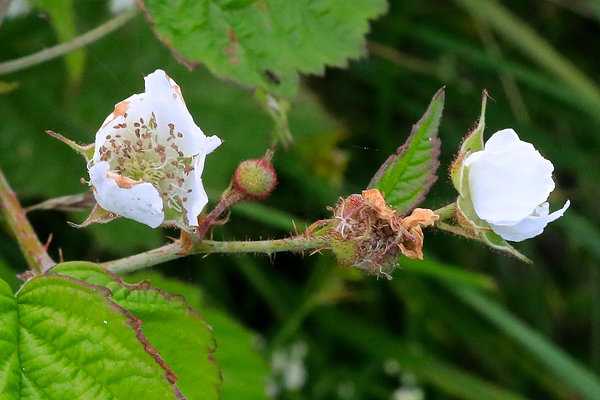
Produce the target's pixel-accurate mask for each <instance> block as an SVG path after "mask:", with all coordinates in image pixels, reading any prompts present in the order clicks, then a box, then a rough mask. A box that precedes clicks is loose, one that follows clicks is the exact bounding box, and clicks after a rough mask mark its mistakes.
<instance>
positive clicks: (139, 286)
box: [49, 261, 223, 393]
mask: <svg viewBox="0 0 600 400" xmlns="http://www.w3.org/2000/svg"><path fill="white" fill-rule="evenodd" d="M82 267H83V268H93V269H96V270H97V271H98V272H99V273H104V274H106V275H107V276H108V277H109V278H110V279H112V280H113V281H115V282H116V283H117V284H118V285H119V286H121V287H124V288H127V289H129V290H151V291H154V292H156V293H158V294H159V295H161V296H162V297H164V298H165V299H166V300H168V301H172V300H173V301H177V302H180V303H181V304H182V305H183V306H184V307H185V309H186V310H187V312H188V313H190V314H191V315H192V316H194V317H197V318H199V319H201V320H203V321H205V322H206V319H205V318H204V317H203V316H202V315H201V314H200V313H198V312H197V311H196V310H195V309H193V308H192V307H190V306H189V305H188V303H187V300H186V299H185V297H183V296H181V295H178V294H172V293H169V292H166V291H164V290H162V289H160V288H157V287H155V286H152V283H151V282H150V280H148V279H144V280H142V281H140V282H138V283H135V284H133V283H128V282H125V281H124V280H123V279H121V277H120V276H119V275H117V274H116V273H114V272H112V271H109V270H107V269H105V268H102V267H100V266H99V265H98V264H94V263H91V262H84V261H70V262H65V263H61V264H57V265H56V266H55V267H53V268H52V269H51V270H49V273H51V274H52V273H54V274H57V275H59V276H67V277H68V275H61V269H65V268H66V269H72V270H73V271H78V270H81V269H82ZM55 270H57V271H55ZM71 279H76V278H71ZM76 280H77V281H79V280H78V279H76ZM81 282H84V283H87V282H85V281H81ZM89 285H92V286H95V285H93V284H89ZM98 287H101V288H103V289H105V290H107V291H108V292H109V293H110V294H109V296H111V295H112V292H111V291H110V289H108V288H106V287H104V286H98ZM111 302H112V300H111ZM113 303H114V302H113ZM115 305H117V304H116V303H115ZM117 306H118V305H117ZM118 307H120V306H118ZM127 312H128V313H129V311H127ZM129 314H131V313H129ZM131 315H132V316H133V314H131ZM134 318H135V319H137V320H138V321H140V326H141V325H142V324H143V321H141V320H140V319H139V318H137V317H135V316H134ZM206 328H207V329H208V330H211V331H212V328H211V326H210V325H209V324H208V323H206ZM139 332H142V331H141V329H140V330H139ZM211 338H212V339H211V345H210V347H207V349H206V353H207V358H208V360H209V362H211V363H213V364H215V366H216V367H217V370H218V371H219V379H220V381H222V380H223V375H222V372H221V370H220V368H219V366H218V365H217V362H216V360H215V357H214V353H215V351H216V349H217V343H216V340H215V338H214V336H212V335H211ZM144 339H145V337H144ZM145 340H146V342H147V339H145ZM151 347H152V346H151ZM152 350H153V351H154V352H156V354H157V355H158V354H159V353H158V351H157V350H156V349H154V348H153V347H152ZM159 358H160V355H159ZM161 360H162V359H161ZM162 362H163V363H164V361H162ZM164 365H165V366H167V368H169V371H171V373H172V376H173V377H174V378H175V381H176V380H177V379H178V378H177V376H176V375H175V373H174V372H173V371H172V370H171V369H170V367H168V365H167V364H166V363H164ZM175 381H172V382H171V381H170V380H169V382H170V383H171V384H172V385H173V387H175V385H174V384H175ZM177 390H179V389H177ZM215 390H216V392H217V393H219V392H220V386H219V385H217V386H215Z"/></svg>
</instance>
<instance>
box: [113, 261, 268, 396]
mask: <svg viewBox="0 0 600 400" xmlns="http://www.w3.org/2000/svg"><path fill="white" fill-rule="evenodd" d="M125 279H127V280H128V281H129V282H137V281H139V280H140V279H148V280H149V281H151V282H152V285H154V286H156V287H159V288H161V289H163V290H166V291H168V292H169V293H176V294H179V295H181V296H184V297H185V299H186V300H187V302H188V304H190V305H191V306H192V307H193V308H195V309H197V310H201V312H202V315H203V316H204V317H205V318H206V321H207V322H208V323H209V324H210V326H212V328H213V330H214V334H215V338H216V340H217V343H218V347H217V350H216V351H215V359H216V360H217V363H218V364H219V368H220V369H221V372H222V373H223V383H222V384H221V387H220V391H221V397H222V398H223V399H234V400H235V399H244V400H267V399H268V396H267V394H266V392H265V385H264V382H265V380H266V379H267V378H268V377H269V375H270V371H269V367H268V366H267V363H266V362H265V360H264V359H263V358H262V357H261V356H260V354H259V352H258V351H257V349H256V346H255V344H256V336H257V335H256V334H255V333H254V332H252V331H250V330H248V329H247V328H245V327H243V326H242V325H240V324H239V323H238V322H236V321H235V320H233V319H231V318H230V317H229V316H228V315H226V313H224V312H223V311H220V310H216V309H211V308H206V307H202V304H201V296H200V288H199V287H198V286H194V285H192V284H189V283H187V282H181V281H178V280H175V279H173V278H166V277H164V276H162V275H160V274H159V273H156V272H148V271H147V270H146V271H143V272H140V273H136V274H135V275H132V276H127V277H126V278H125Z"/></svg>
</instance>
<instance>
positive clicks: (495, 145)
mask: <svg viewBox="0 0 600 400" xmlns="http://www.w3.org/2000/svg"><path fill="white" fill-rule="evenodd" d="M520 141H521V139H519V135H517V132H515V131H514V130H513V129H511V128H507V129H502V130H501V131H498V132H496V133H494V134H493V135H492V136H491V137H490V138H489V139H488V140H487V142H485V149H486V150H488V151H502V150H504V149H505V148H506V146H508V145H511V144H513V143H518V142H520ZM523 143H526V142H523ZM532 147H533V145H532Z"/></svg>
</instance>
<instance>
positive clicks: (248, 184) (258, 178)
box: [233, 158, 277, 200]
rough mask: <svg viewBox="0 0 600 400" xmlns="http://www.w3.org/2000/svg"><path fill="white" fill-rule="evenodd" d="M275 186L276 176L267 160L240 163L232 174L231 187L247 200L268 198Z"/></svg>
mask: <svg viewBox="0 0 600 400" xmlns="http://www.w3.org/2000/svg"><path fill="white" fill-rule="evenodd" d="M275 185H277V174H276V173H275V169H274V168H273V164H271V163H270V161H269V160H268V159H265V158H257V159H253V160H246V161H244V162H242V163H241V164H240V165H239V166H238V167H237V169H236V170H235V173H234V174H233V186H234V187H235V189H237V190H238V191H239V192H241V193H243V194H244V195H245V196H246V198H247V199H249V200H262V199H264V198H266V197H268V196H269V195H270V194H271V192H272V191H273V189H274V188H275Z"/></svg>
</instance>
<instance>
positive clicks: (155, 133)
mask: <svg viewBox="0 0 600 400" xmlns="http://www.w3.org/2000/svg"><path fill="white" fill-rule="evenodd" d="M144 80H145V92H144V93H140V94H135V95H132V96H130V97H129V98H127V99H126V100H123V101H122V102H120V103H118V104H117V105H116V106H115V110H114V111H113V112H112V113H111V114H110V115H109V116H108V117H107V118H106V119H105V121H104V123H103V124H102V126H101V128H100V130H99V131H98V132H97V134H96V140H95V144H96V148H95V152H94V157H93V158H92V160H91V162H90V163H89V166H88V168H89V169H90V176H91V174H92V169H93V168H94V167H96V166H97V165H99V164H100V163H102V162H107V163H108V167H107V168H106V169H105V171H109V170H112V171H119V172H120V173H121V174H122V175H123V178H126V179H128V178H132V179H133V181H131V182H135V180H140V181H143V182H144V184H146V185H151V186H152V187H154V189H155V191H156V194H153V200H152V201H155V200H157V196H159V197H160V198H161V199H162V201H163V203H162V204H161V208H160V211H161V218H162V219H164V218H165V215H166V218H167V219H168V221H164V222H175V223H179V224H181V223H183V219H184V214H185V217H186V219H187V220H188V221H189V223H190V224H192V225H196V224H197V216H198V215H199V214H200V212H202V209H203V208H204V206H205V205H206V203H207V202H208V198H207V196H206V193H205V191H204V188H203V187H202V179H201V175H202V172H203V169H204V160H205V158H206V155H207V154H209V153H210V152H212V151H213V150H214V149H215V148H217V147H218V146H219V145H220V144H221V140H220V139H219V138H218V137H217V136H210V137H206V136H205V135H204V133H203V132H202V130H201V129H200V128H199V127H198V126H197V125H196V124H195V122H194V120H193V118H192V116H191V115H190V113H189V111H188V109H187V106H186V105H185V101H184V99H183V96H182V94H181V90H180V88H179V86H178V85H177V84H176V83H175V81H173V80H172V79H171V78H169V76H168V75H167V74H166V73H165V72H164V71H162V70H156V71H155V72H153V73H152V74H150V75H148V76H146V77H145V78H144ZM190 163H191V164H190ZM191 166H193V167H194V168H193V169H192V168H191ZM95 175H96V177H97V176H98V174H97V173H96V174H95ZM110 178H111V176H110V175H109V176H108V179H109V180H111V179H110ZM103 179H104V180H106V177H105V178H103ZM113 180H114V179H113ZM118 183H119V182H117V186H118ZM93 184H94V186H96V185H95V183H93ZM102 184H105V183H104V182H102ZM141 185H142V184H141V183H140V184H137V185H135V186H134V187H131V188H130V189H128V190H131V189H134V188H136V190H138V191H139V190H142V189H137V186H141ZM119 189H124V188H123V187H119ZM111 190H112V189H111ZM188 191H189V192H188ZM97 197H102V196H97ZM117 197H119V196H117ZM100 201H101V200H98V203H99V204H100V205H101V206H102V207H103V208H106V207H105V206H104V205H103V204H102V203H100ZM104 201H106V199H104ZM124 207H125V208H126V207H128V206H124ZM116 208H118V206H116V205H114V206H113V209H110V211H112V212H115V213H118V214H119V215H123V216H125V217H128V218H132V219H136V220H140V219H139V218H136V217H130V216H129V215H130V214H131V213H129V214H125V213H123V212H119V211H116ZM125 212H127V210H125ZM134 214H135V213H134ZM161 222H163V221H162V220H161ZM145 223H146V222H145ZM153 223H154V222H153Z"/></svg>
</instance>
